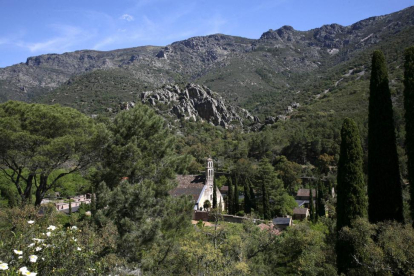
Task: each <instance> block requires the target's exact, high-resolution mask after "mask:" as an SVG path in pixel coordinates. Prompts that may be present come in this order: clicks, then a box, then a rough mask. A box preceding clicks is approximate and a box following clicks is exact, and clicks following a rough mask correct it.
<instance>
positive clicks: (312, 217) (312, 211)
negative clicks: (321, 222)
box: [309, 187, 316, 222]
mask: <svg viewBox="0 0 414 276" xmlns="http://www.w3.org/2000/svg"><path fill="white" fill-rule="evenodd" d="M309 188H310V189H309V215H310V221H311V222H315V221H316V212H315V205H314V203H313V193H312V187H309Z"/></svg>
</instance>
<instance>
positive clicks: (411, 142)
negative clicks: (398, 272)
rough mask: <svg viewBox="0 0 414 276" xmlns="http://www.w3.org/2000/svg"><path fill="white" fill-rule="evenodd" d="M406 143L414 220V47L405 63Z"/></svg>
mask: <svg viewBox="0 0 414 276" xmlns="http://www.w3.org/2000/svg"><path fill="white" fill-rule="evenodd" d="M404 108H405V130H406V133H405V145H406V150H407V156H408V162H407V169H408V180H409V182H410V194H411V204H410V210H411V218H412V219H413V221H414V47H410V48H408V49H406V50H405V63H404Z"/></svg>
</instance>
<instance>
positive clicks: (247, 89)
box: [0, 7, 414, 113]
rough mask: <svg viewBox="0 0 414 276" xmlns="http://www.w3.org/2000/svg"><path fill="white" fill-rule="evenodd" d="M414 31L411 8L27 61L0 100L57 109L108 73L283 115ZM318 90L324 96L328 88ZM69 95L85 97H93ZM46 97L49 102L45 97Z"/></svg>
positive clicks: (13, 71) (5, 74)
mask: <svg viewBox="0 0 414 276" xmlns="http://www.w3.org/2000/svg"><path fill="white" fill-rule="evenodd" d="M413 26H414V7H409V8H406V9H404V10H401V11H399V12H395V13H392V14H389V15H381V16H374V17H370V18H367V19H364V20H361V21H358V22H356V23H354V24H351V25H349V26H341V25H339V24H327V25H323V26H321V27H320V28H314V29H311V30H308V31H298V30H295V29H293V27H291V26H286V25H285V26H282V27H280V28H279V29H277V30H269V31H266V32H264V33H263V34H262V35H261V37H260V38H258V39H250V38H243V37H237V36H231V35H223V34H214V35H208V36H197V37H191V38H188V39H185V40H181V41H177V42H173V43H171V44H169V45H167V46H140V47H133V48H127V49H117V50H112V51H95V50H80V51H75V52H68V53H64V54H46V55H40V56H35V57H29V58H28V59H27V61H26V63H19V64H17V65H13V66H9V67H5V68H0V101H6V100H8V99H15V100H23V101H31V102H37V101H39V99H42V98H48V99H49V100H52V98H53V99H55V101H54V102H59V97H58V96H59V95H60V94H57V93H59V91H60V90H62V87H66V88H67V87H70V86H71V83H73V82H76V80H77V79H78V77H79V76H82V75H85V76H86V75H88V76H93V75H94V74H95V72H98V71H100V70H103V71H108V72H116V74H119V75H123V76H125V77H127V78H128V79H129V80H130V81H131V82H138V83H140V85H141V86H142V87H143V89H145V87H148V88H157V87H161V86H162V85H166V84H174V83H187V82H195V83H200V84H203V85H207V86H208V87H210V88H211V89H213V90H214V91H218V92H220V93H221V94H222V96H223V97H224V98H226V99H227V100H229V101H232V102H233V104H236V105H241V106H243V107H247V108H248V109H249V110H250V111H256V112H259V113H263V112H265V113H266V112H269V108H267V109H264V111H261V110H260V109H261V105H263V104H264V105H266V104H268V105H269V104H270V103H266V102H268V101H266V100H263V99H262V98H263V97H268V96H267V95H271V98H272V100H271V101H272V104H273V105H274V106H275V109H279V110H280V109H281V108H284V107H285V106H286V103H288V102H294V101H301V102H303V101H305V100H306V99H307V98H308V97H309V96H308V94H309V93H310V94H312V93H314V94H316V92H315V91H313V90H312V89H311V88H308V87H309V86H311V85H312V83H313V82H315V81H320V79H323V78H331V79H332V78H334V77H333V76H328V75H329V74H331V75H332V74H333V73H332V72H333V70H332V69H331V68H334V67H335V66H340V65H341V64H346V63H347V62H349V61H350V60H358V59H359V55H362V54H365V52H366V51H368V50H370V49H374V48H376V47H381V45H383V44H384V43H386V42H387V40H390V39H391V40H392V39H394V38H395V37H397V36H399V35H400V34H401V32H404V31H407V30H408V31H409V32H412V28H413ZM409 37H410V36H408V35H407V36H405V38H408V39H407V41H402V42H401V43H400V44H402V46H401V47H404V46H405V45H408V44H410V43H413V39H412V38H409ZM344 66H345V65H344ZM341 70H342V69H341ZM360 70H363V69H360ZM96 74H99V73H96ZM335 74H338V72H336V71H335ZM326 76H328V77H326ZM336 80H338V79H336ZM119 85H122V84H119ZM114 87H116V85H114ZM134 87H135V86H134ZM320 88H323V90H326V85H325V87H324V86H323V85H321V86H320ZM134 89H135V88H134ZM318 89H319V87H318ZM66 90H67V91H70V89H66ZM297 91H301V92H300V93H301V94H300V93H297ZM130 92H131V93H138V92H142V91H130ZM67 93H78V94H79V95H77V96H82V95H81V94H82V93H83V94H88V93H90V92H89V91H86V90H82V91H80V92H73V91H72V92H67ZM108 93H109V92H108ZM113 93H115V94H119V93H116V92H115V91H114V92H113ZM295 93H296V94H295ZM319 93H321V91H319ZM49 94H50V95H51V97H48V96H47V97H45V95H49ZM303 95H307V96H303ZM256 98H257V99H259V100H258V104H256V103H255V101H256ZM285 98H286V99H285ZM112 104H114V103H112ZM266 110H267V111H266Z"/></svg>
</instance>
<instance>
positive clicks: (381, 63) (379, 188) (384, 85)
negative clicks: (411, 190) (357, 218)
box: [368, 51, 404, 223]
mask: <svg viewBox="0 0 414 276" xmlns="http://www.w3.org/2000/svg"><path fill="white" fill-rule="evenodd" d="M368 198H369V205H368V215H369V220H370V221H371V222H373V223H376V222H379V221H385V220H396V221H399V222H402V221H404V217H403V200H402V188H401V181H400V172H399V166H398V155H397V146H396V138H395V130H394V120H393V111H392V102H391V94H390V89H389V86H388V73H387V67H386V64H385V57H384V55H383V53H382V52H381V51H375V52H374V54H373V57H372V71H371V81H370V97H369V117H368Z"/></svg>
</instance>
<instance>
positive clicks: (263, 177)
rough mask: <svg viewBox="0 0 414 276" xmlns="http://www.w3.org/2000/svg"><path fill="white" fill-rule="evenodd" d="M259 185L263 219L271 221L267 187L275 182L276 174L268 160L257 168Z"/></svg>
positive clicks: (261, 162) (264, 160)
mask: <svg viewBox="0 0 414 276" xmlns="http://www.w3.org/2000/svg"><path fill="white" fill-rule="evenodd" d="M258 178H259V181H258V182H259V183H260V185H261V187H260V188H261V190H262V206H263V217H264V219H271V218H272V214H271V212H270V206H269V190H268V189H269V187H271V185H272V184H273V183H274V181H275V180H277V176H276V173H275V171H274V168H273V166H272V165H271V164H270V163H269V160H268V159H266V158H264V159H262V161H260V167H259V175H258Z"/></svg>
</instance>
